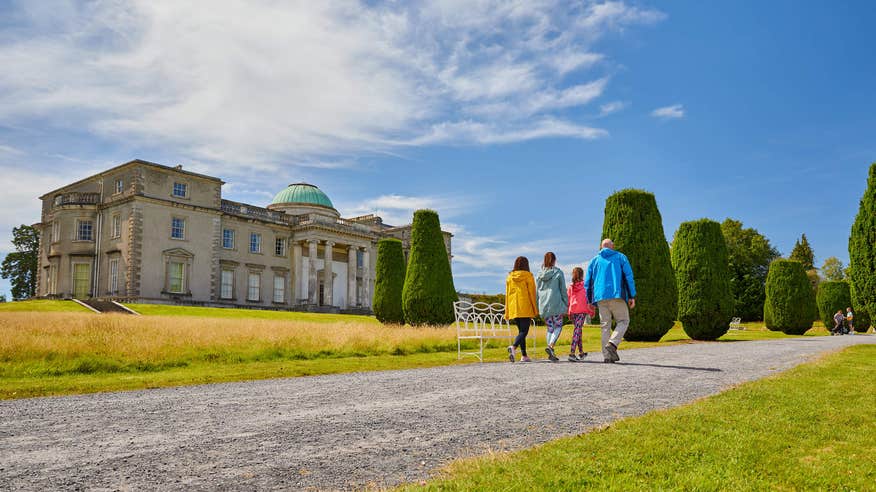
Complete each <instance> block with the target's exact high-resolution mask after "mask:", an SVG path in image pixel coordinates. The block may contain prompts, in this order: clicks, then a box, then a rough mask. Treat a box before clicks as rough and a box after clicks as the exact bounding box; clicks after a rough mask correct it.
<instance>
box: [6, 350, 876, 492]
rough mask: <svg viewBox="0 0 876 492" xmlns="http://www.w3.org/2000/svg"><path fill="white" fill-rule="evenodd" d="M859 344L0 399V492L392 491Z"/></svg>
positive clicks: (644, 353)
mask: <svg viewBox="0 0 876 492" xmlns="http://www.w3.org/2000/svg"><path fill="white" fill-rule="evenodd" d="M859 343H876V337H872V336H843V337H807V338H794V339H783V340H775V341H758V342H726V343H695V344H688V345H673V346H666V347H659V348H652V349H639V350H628V351H621V354H620V355H621V358H622V361H621V362H620V363H618V364H614V365H611V364H603V363H601V362H599V363H596V360H592V361H590V363H570V362H565V361H564V362H561V363H554V364H551V363H548V362H535V363H532V364H520V363H517V364H510V363H502V364H498V363H497V364H472V365H466V366H457V367H439V368H432V369H415V370H404V371H386V372H371V373H357V374H343V375H333V376H318V377H303V378H293V379H275V380H266V381H252V382H245V383H228V384H212V385H204V386H188V387H181V388H167V389H157V390H147V391H128V392H119V393H103V394H91V395H82V396H70V397H52V398H33V399H27V400H14V401H2V402H0V489H4V490H5V489H26V490H45V489H52V490H54V489H65V490H70V489H79V488H82V489H121V490H127V489H138V490H139V489H162V490H166V489H246V490H251V489H300V488H309V487H310V488H314V489H350V488H362V487H366V486H386V485H393V484H397V483H399V482H403V481H412V480H419V479H423V478H426V477H428V475H429V472H430V470H433V469H434V468H436V467H439V466H440V465H442V464H444V463H446V462H447V461H448V460H451V459H453V458H457V457H460V456H467V455H472V454H478V453H482V452H484V451H486V450H488V449H515V448H521V447H525V446H530V445H533V444H536V443H541V442H544V441H547V440H549V439H553V438H556V437H559V436H565V435H571V434H578V433H581V432H583V431H585V430H587V429H588V428H591V427H593V426H595V425H599V424H603V423H606V422H609V421H611V420H614V419H617V418H620V417H625V416H629V415H639V414H642V413H645V412H647V411H649V410H653V409H656V408H665V407H672V406H676V405H679V404H681V403H685V402H689V401H691V400H693V399H696V398H699V397H702V396H705V395H709V394H713V393H716V392H718V391H720V390H721V389H723V388H726V387H727V386H730V385H733V384H736V383H740V382H743V381H749V380H752V379H757V378H760V377H763V376H767V375H769V374H771V373H774V372H776V371H781V370H784V369H787V368H789V367H792V366H794V365H796V364H799V363H801V362H804V361H805V360H807V359H808V358H810V357H812V356H813V355H816V354H819V353H821V352H825V351H830V350H835V349H839V348H842V347H846V346H849V345H853V344H859ZM542 355H543V354H542ZM597 355H598V354H597ZM448 357H452V355H451V354H448ZM599 359H600V360H601V357H599Z"/></svg>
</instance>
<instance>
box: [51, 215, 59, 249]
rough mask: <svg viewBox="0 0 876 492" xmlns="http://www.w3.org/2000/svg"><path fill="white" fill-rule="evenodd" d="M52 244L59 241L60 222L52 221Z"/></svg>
mask: <svg viewBox="0 0 876 492" xmlns="http://www.w3.org/2000/svg"><path fill="white" fill-rule="evenodd" d="M51 239H52V242H53V243H56V242H58V241H60V240H61V221H60V220H54V221H52V238H51Z"/></svg>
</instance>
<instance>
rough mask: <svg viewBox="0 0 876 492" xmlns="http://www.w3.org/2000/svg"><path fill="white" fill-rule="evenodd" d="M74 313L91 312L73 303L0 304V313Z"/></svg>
mask: <svg viewBox="0 0 876 492" xmlns="http://www.w3.org/2000/svg"><path fill="white" fill-rule="evenodd" d="M25 311H32V312H59V311H60V312H63V311H69V312H75V313H90V312H92V311H91V310H89V309H87V308H84V307H82V306H80V305H79V304H76V303H75V302H73V301H48V300H39V301H13V302H0V313H4V312H6V313H14V312H25Z"/></svg>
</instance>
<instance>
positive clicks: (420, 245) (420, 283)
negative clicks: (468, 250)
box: [402, 210, 459, 326]
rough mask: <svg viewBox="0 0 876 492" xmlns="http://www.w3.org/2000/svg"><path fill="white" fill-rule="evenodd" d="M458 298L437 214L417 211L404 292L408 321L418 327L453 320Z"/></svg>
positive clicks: (403, 300) (404, 304)
mask: <svg viewBox="0 0 876 492" xmlns="http://www.w3.org/2000/svg"><path fill="white" fill-rule="evenodd" d="M458 299H459V297H457V295H456V289H455V288H454V287H453V274H452V273H451V271H450V258H449V257H448V255H447V247H446V246H445V245H444V235H443V234H442V233H441V222H440V220H439V219H438V213H437V212H435V211H434V210H417V211H416V212H414V221H413V224H412V228H411V254H410V258H409V259H408V268H407V272H406V273H405V285H404V290H403V291H402V307H403V309H404V313H405V321H406V322H407V323H408V324H411V325H415V326H416V325H446V324H449V323H452V322H453V303H454V302H455V301H457V300H458Z"/></svg>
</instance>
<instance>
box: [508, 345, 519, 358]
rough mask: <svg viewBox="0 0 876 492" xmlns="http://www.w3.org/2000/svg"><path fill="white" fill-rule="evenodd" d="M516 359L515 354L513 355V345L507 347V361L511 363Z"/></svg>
mask: <svg viewBox="0 0 876 492" xmlns="http://www.w3.org/2000/svg"><path fill="white" fill-rule="evenodd" d="M516 358H517V354H515V353H514V346H513V345H508V359H509V360H510V361H511V362H514V360H515V359H516Z"/></svg>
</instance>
